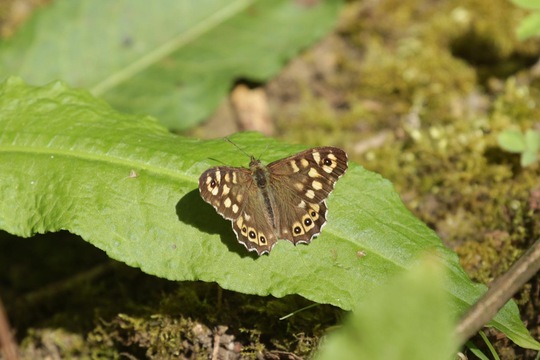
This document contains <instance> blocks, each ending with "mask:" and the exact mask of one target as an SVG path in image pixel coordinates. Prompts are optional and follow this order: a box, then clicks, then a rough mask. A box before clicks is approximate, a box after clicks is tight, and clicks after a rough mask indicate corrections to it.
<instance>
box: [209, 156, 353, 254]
mask: <svg viewBox="0 0 540 360" xmlns="http://www.w3.org/2000/svg"><path fill="white" fill-rule="evenodd" d="M346 170H347V154H346V153H345V152H344V151H343V150H341V149H338V148H335V147H329V146H327V147H319V148H314V149H310V150H306V151H302V152H300V153H298V154H296V155H293V156H290V157H287V158H285V159H281V160H277V161H274V162H273V163H270V164H268V165H267V166H264V165H263V164H262V163H261V162H260V161H259V160H257V159H255V158H254V157H253V156H251V161H250V163H249V169H245V168H237V167H227V166H218V167H213V168H210V169H208V170H206V171H205V172H204V173H203V174H202V175H201V177H200V178H199V191H200V192H201V196H202V198H203V199H204V201H206V202H207V203H209V204H210V205H212V206H213V207H214V208H215V209H216V210H217V212H218V213H219V214H220V215H221V216H223V217H224V218H225V219H227V220H231V222H232V227H233V230H234V232H235V234H236V237H237V238H238V241H239V242H240V243H242V244H244V246H245V247H246V248H247V249H248V250H249V251H256V252H257V253H258V254H259V255H261V254H264V253H269V252H270V250H272V247H274V245H275V244H276V242H277V240H278V238H279V239H285V240H289V241H290V242H292V243H293V244H295V245H296V244H298V243H309V242H311V240H312V239H313V237H314V236H317V235H319V234H320V232H321V230H322V228H323V226H324V225H325V224H326V213H327V207H326V198H327V197H328V195H330V193H331V192H332V190H333V189H334V185H335V183H336V181H337V180H338V179H339V178H340V177H341V176H342V175H343V174H344V173H345V171H346Z"/></svg>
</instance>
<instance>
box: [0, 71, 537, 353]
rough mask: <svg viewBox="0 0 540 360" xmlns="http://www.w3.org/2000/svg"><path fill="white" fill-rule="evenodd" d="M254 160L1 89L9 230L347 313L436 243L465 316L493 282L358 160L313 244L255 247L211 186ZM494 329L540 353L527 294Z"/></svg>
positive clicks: (4, 211) (91, 105) (278, 149)
mask: <svg viewBox="0 0 540 360" xmlns="http://www.w3.org/2000/svg"><path fill="white" fill-rule="evenodd" d="M234 141H235V142H236V143H237V144H239V145H240V146H242V147H243V148H245V149H246V150H247V151H248V152H250V153H253V154H255V155H259V154H261V153H263V152H264V157H263V159H262V160H263V161H265V162H266V161H272V160H275V159H278V158H280V157H283V156H286V155H290V154H292V153H294V152H295V151H298V150H300V147H297V146H290V145H285V144H281V143H278V142H276V141H274V140H272V139H266V138H263V137H261V136H259V135H257V134H241V135H238V136H235V137H234ZM265 149H266V151H265ZM248 160H249V159H247V158H246V156H245V155H244V154H242V153H241V152H240V151H238V149H236V148H235V147H233V146H231V145H230V144H229V143H227V142H225V141H223V140H214V141H199V140H195V139H189V138H182V137H177V136H173V135H171V134H169V133H168V132H167V131H166V130H165V128H163V127H161V126H160V125H158V123H157V121H155V120H153V119H151V118H148V117H136V116H131V115H124V114H121V113H117V112H115V111H113V110H112V109H111V108H110V107H109V106H108V105H107V104H105V103H104V102H102V101H99V100H96V99H94V98H93V97H92V96H91V95H90V94H89V93H86V92H82V91H74V90H69V89H66V88H65V87H64V86H63V85H62V84H60V83H55V84H52V85H50V86H47V87H43V88H33V87H28V86H26V85H25V84H24V83H22V82H21V81H20V80H14V79H12V80H10V81H9V82H7V83H5V84H3V85H2V86H1V87H0V198H1V199H2V201H1V202H0V228H1V229H4V230H6V231H8V232H10V233H12V234H16V235H19V236H31V235H32V234H35V233H41V232H48V231H58V230H60V229H66V230H69V231H71V232H72V233H75V234H78V235H80V236H82V237H83V238H84V239H85V240H87V241H89V242H91V243H92V244H94V245H95V246H97V247H99V248H101V249H103V250H105V251H106V252H107V254H108V255H109V256H110V257H112V258H114V259H117V260H120V261H123V262H125V263H127V264H129V265H131V266H136V267H139V268H141V269H142V270H143V271H145V272H147V273H150V274H155V275H157V276H160V277H164V278H168V279H171V280H204V281H215V282H217V283H219V284H220V285H221V286H222V287H224V288H226V289H232V290H235V291H240V292H244V293H249V294H259V295H268V294H272V295H275V296H284V295H286V294H293V293H296V294H300V295H302V296H304V297H306V298H309V299H311V300H313V301H316V302H319V303H329V304H333V305H336V306H339V307H341V308H343V309H353V308H355V307H356V306H357V304H360V305H358V306H361V304H362V301H363V299H364V297H365V295H366V294H368V293H371V292H372V291H373V290H374V289H376V288H379V287H381V286H383V285H384V284H386V283H387V282H388V279H389V278H390V277H392V276H393V275H394V274H397V273H400V272H402V271H403V270H404V269H406V268H409V267H411V266H412V265H413V264H414V263H415V262H417V258H418V256H419V255H421V254H423V253H425V252H429V253H432V254H433V255H434V256H436V257H438V258H440V260H441V262H442V263H443V264H444V266H445V267H446V268H447V269H446V270H447V272H448V278H449V280H448V283H447V286H446V289H447V291H448V292H449V294H450V296H451V298H452V310H453V312H454V313H455V315H456V316H458V314H461V313H463V312H464V311H465V310H466V309H467V308H468V307H469V306H470V305H471V304H472V303H473V302H474V301H475V300H476V299H477V298H478V297H479V296H480V295H481V294H482V293H483V292H484V291H485V289H486V288H485V286H482V285H478V284H474V283H472V282H471V281H470V279H469V278H468V277H467V275H466V274H465V272H464V271H463V269H462V268H461V267H460V266H459V262H458V259H457V256H456V255H455V253H453V252H452V251H450V250H449V249H447V248H445V247H444V246H443V245H442V243H441V241H440V240H439V239H438V237H437V236H436V235H435V234H434V233H433V231H431V230H430V229H428V228H427V227H426V225H424V224H423V223H422V222H420V221H419V220H418V219H416V218H415V217H414V216H413V215H412V214H411V213H410V212H409V211H408V210H407V209H406V208H405V206H404V205H403V203H402V202H401V200H400V198H399V196H398V195H397V193H396V192H395V191H394V189H393V187H392V185H391V184H390V183H389V182H388V181H387V180H385V179H383V178H381V177H380V176H379V175H377V174H374V173H372V172H369V171H366V170H365V169H363V168H362V167H360V166H358V165H355V164H350V168H349V171H348V172H347V173H346V174H345V176H344V177H343V178H342V179H341V180H340V181H339V182H338V184H337V186H336V189H335V191H334V192H333V193H332V195H331V196H330V198H329V201H328V206H329V209H330V210H329V217H328V224H327V226H326V227H325V229H324V231H323V233H322V234H321V235H320V236H319V237H318V238H317V239H315V240H314V241H313V242H312V243H311V244H310V245H299V246H296V247H295V246H293V245H292V244H291V243H289V242H286V241H280V242H278V244H277V245H276V246H275V247H274V249H273V250H272V253H271V254H270V255H268V256H266V255H265V256H261V257H258V256H256V255H254V254H253V253H248V252H247V251H246V249H245V248H244V247H243V246H242V245H240V244H239V243H238V242H237V241H236V239H235V237H234V234H233V232H232V229H231V226H230V223H229V222H227V221H225V220H223V219H222V218H221V217H220V216H219V215H218V214H217V213H216V212H215V211H214V209H213V208H212V207H211V206H209V205H208V204H206V203H204V202H203V201H202V200H201V198H200V196H199V191H198V189H197V183H198V177H199V175H200V174H201V173H202V172H203V171H204V170H205V169H206V168H208V167H210V166H213V165H219V164H223V163H226V164H229V165H233V166H241V165H245V164H246V163H247V162H248ZM53 251H55V249H51V252H53ZM493 325H494V326H496V327H497V328H498V329H500V330H502V331H503V332H504V333H506V334H507V335H508V336H509V337H510V338H512V339H513V340H514V341H515V342H516V343H518V344H519V345H521V346H524V347H530V348H535V349H540V345H539V344H538V343H537V342H536V341H534V340H533V339H532V338H531V337H530V335H529V334H528V333H527V331H526V329H525V327H524V326H523V324H522V323H521V321H520V319H519V314H518V310H517V307H516V305H515V304H514V303H513V302H510V303H509V304H507V305H506V306H505V307H504V308H503V309H502V311H501V312H500V313H499V314H498V315H497V317H496V319H495V320H494V322H493Z"/></svg>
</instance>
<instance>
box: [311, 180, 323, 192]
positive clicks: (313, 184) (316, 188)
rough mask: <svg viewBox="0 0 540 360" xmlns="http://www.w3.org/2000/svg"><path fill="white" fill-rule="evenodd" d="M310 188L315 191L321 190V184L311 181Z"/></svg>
mask: <svg viewBox="0 0 540 360" xmlns="http://www.w3.org/2000/svg"><path fill="white" fill-rule="evenodd" d="M311 186H312V187H313V188H314V189H315V190H321V189H322V183H321V182H320V181H316V180H313V182H312V183H311Z"/></svg>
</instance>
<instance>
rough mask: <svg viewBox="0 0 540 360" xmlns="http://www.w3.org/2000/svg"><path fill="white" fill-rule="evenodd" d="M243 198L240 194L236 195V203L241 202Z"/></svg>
mask: <svg viewBox="0 0 540 360" xmlns="http://www.w3.org/2000/svg"><path fill="white" fill-rule="evenodd" d="M243 198H244V196H243V195H242V194H237V195H236V201H238V202H242V199H243Z"/></svg>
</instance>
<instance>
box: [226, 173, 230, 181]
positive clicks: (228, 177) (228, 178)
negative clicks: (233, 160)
mask: <svg viewBox="0 0 540 360" xmlns="http://www.w3.org/2000/svg"><path fill="white" fill-rule="evenodd" d="M225 181H226V182H230V181H231V174H229V173H226V174H225Z"/></svg>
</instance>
